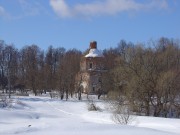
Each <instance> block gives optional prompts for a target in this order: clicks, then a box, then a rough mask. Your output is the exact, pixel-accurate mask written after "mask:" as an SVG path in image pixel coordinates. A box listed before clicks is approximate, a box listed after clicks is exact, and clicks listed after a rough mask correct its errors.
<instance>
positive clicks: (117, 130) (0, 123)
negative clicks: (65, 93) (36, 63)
mask: <svg viewBox="0 0 180 135" xmlns="http://www.w3.org/2000/svg"><path fill="white" fill-rule="evenodd" d="M86 102H87V101H85V100H84V101H78V100H75V99H70V100H68V101H60V100H58V99H53V100H51V99H50V98H49V97H34V96H29V97H19V98H17V97H16V98H14V100H13V103H12V105H11V106H9V107H8V108H0V135H12V134H20V135H180V119H165V118H154V117H144V116H139V117H136V118H135V119H134V121H133V123H132V124H131V125H119V124H115V123H114V122H113V121H112V120H111V117H112V114H111V113H110V112H108V111H107V110H106V109H105V107H104V104H103V102H102V101H98V102H97V105H98V106H100V107H101V108H102V111H101V112H95V111H88V110H87V103H86Z"/></svg>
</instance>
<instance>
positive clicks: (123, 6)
mask: <svg viewBox="0 0 180 135" xmlns="http://www.w3.org/2000/svg"><path fill="white" fill-rule="evenodd" d="M50 5H51V7H52V8H53V10H54V12H55V13H56V14H57V15H58V16H59V17H72V16H84V17H92V16H100V15H116V14H119V13H121V12H133V11H142V10H154V9H165V8H167V7H168V3H167V1H166V0H151V1H149V2H146V3H140V2H137V1H135V0H96V1H92V2H91V3H85V4H80V3H79V4H78V3H77V4H75V5H73V6H72V7H70V6H69V5H68V4H67V2H65V0H50Z"/></svg>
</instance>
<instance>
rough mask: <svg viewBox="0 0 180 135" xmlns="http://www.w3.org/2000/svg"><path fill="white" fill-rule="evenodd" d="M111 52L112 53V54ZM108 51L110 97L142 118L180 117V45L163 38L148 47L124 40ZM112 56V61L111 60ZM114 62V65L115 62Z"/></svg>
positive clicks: (107, 84)
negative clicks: (143, 116) (144, 116)
mask: <svg viewBox="0 0 180 135" xmlns="http://www.w3.org/2000/svg"><path fill="white" fill-rule="evenodd" d="M110 50H111V51H110ZM110 50H107V51H105V56H106V58H107V60H108V63H107V64H108V66H110V69H111V70H109V72H108V74H107V75H106V77H105V78H104V81H105V82H106V86H105V87H108V89H111V91H109V94H108V97H109V99H110V100H112V101H115V102H113V103H115V104H116V105H118V106H123V105H128V108H130V110H131V111H132V112H135V113H136V114H138V115H146V116H150V115H151V116H156V117H157V116H161V117H177V118H179V117H180V44H179V42H178V41H177V40H174V39H168V38H160V39H159V40H158V41H150V42H148V43H147V44H136V45H134V44H132V43H127V42H125V41H124V40H122V41H121V42H120V43H119V45H118V47H117V48H115V49H110ZM109 56H110V57H109ZM111 59H113V61H111Z"/></svg>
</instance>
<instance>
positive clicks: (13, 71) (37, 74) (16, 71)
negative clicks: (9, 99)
mask: <svg viewBox="0 0 180 135" xmlns="http://www.w3.org/2000/svg"><path fill="white" fill-rule="evenodd" d="M80 57H81V52H80V51H78V50H76V49H72V50H67V51H66V50H65V49H64V48H53V47H52V46H50V47H49V48H48V50H47V51H46V52H44V51H43V50H41V49H40V48H39V47H38V46H37V45H31V46H25V47H23V48H22V49H21V50H18V49H16V48H15V47H14V46H13V45H7V44H6V43H5V42H4V41H0V89H1V90H2V92H4V93H9V96H10V94H11V93H12V92H13V90H14V88H18V86H19V87H20V86H21V88H22V86H24V88H25V89H26V90H28V89H29V90H32V91H33V93H34V94H35V95H38V94H40V93H42V92H44V93H46V92H47V91H53V90H56V92H58V93H60V94H61V98H62V99H63V98H64V95H66V99H67V98H68V95H73V94H74V92H75V91H74V89H75V88H74V83H75V79H74V78H75V74H76V73H77V72H78V71H79V63H80ZM22 92H25V91H22ZM65 93H66V94H65Z"/></svg>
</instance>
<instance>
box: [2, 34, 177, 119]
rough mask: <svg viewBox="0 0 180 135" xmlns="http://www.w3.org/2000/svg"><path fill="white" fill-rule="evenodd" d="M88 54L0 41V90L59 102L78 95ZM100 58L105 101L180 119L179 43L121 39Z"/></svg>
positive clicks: (164, 39) (141, 111) (143, 112)
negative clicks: (53, 96) (55, 97)
mask: <svg viewBox="0 0 180 135" xmlns="http://www.w3.org/2000/svg"><path fill="white" fill-rule="evenodd" d="M87 52H88V51H87V50H86V51H85V52H81V51H79V50H77V49H71V50H66V49H65V48H63V47H59V48H54V47H53V46H49V48H48V49H47V50H46V51H44V50H42V49H40V48H39V47H38V46H37V45H30V46H24V47H23V48H22V49H20V50H18V49H17V48H15V47H14V46H13V45H8V44H6V43H5V42H4V41H3V40H1V41H0V88H1V90H3V92H4V93H6V92H8V90H9V91H10V92H11V91H12V90H13V88H14V87H19V88H21V87H25V89H26V90H28V89H29V90H31V91H33V93H34V94H35V95H38V94H41V93H43V92H44V93H46V92H47V91H56V92H58V93H59V95H60V98H61V99H64V98H65V99H68V96H73V95H75V94H76V93H77V92H78V88H76V87H75V86H77V85H76V81H75V78H76V75H77V73H78V72H79V69H80V60H81V57H82V56H83V54H85V53H87ZM103 55H104V59H105V63H104V65H105V67H106V69H108V72H107V73H106V74H104V75H103V77H102V87H103V89H104V90H105V91H106V93H108V94H107V98H108V100H109V101H113V103H116V104H117V105H127V104H128V105H129V106H130V108H131V110H132V111H133V112H136V113H137V114H138V115H147V116H149V115H153V116H162V117H171V116H173V117H180V101H179V99H180V43H179V41H178V40H175V39H169V38H164V37H162V38H160V39H158V40H157V41H154V40H151V41H149V42H147V43H144V44H143V43H137V44H134V43H132V42H126V41H125V40H121V41H120V42H119V43H118V45H117V47H114V48H109V49H105V50H103ZM20 86H21V87H20ZM22 92H23V91H22Z"/></svg>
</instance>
